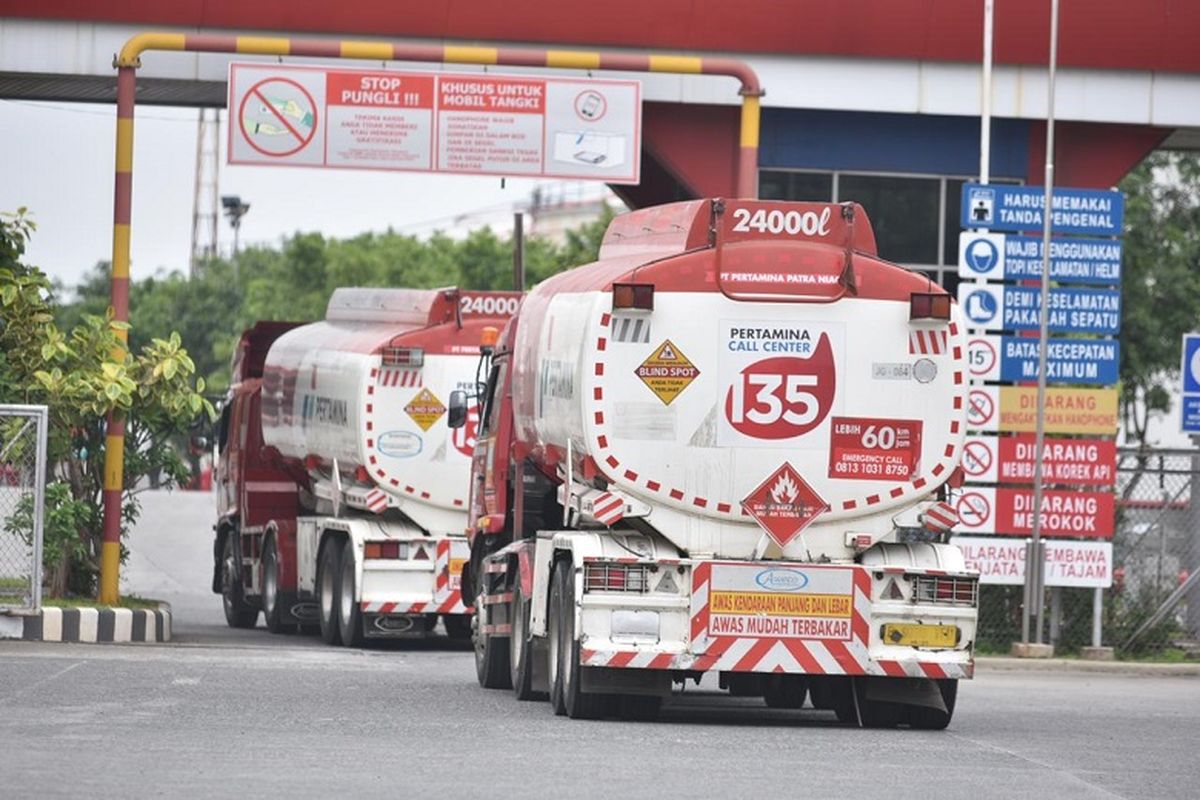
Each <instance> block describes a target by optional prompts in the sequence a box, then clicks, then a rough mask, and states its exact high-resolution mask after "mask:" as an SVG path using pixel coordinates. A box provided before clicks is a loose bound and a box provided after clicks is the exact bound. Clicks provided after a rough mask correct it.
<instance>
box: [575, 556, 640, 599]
mask: <svg viewBox="0 0 1200 800" xmlns="http://www.w3.org/2000/svg"><path fill="white" fill-rule="evenodd" d="M649 578H650V568H649V567H648V566H647V565H646V564H607V563H596V564H587V565H585V566H584V568H583V590H584V591H585V592H634V593H637V594H645V593H646V592H648V591H650V580H649Z"/></svg>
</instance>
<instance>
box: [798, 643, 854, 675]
mask: <svg viewBox="0 0 1200 800" xmlns="http://www.w3.org/2000/svg"><path fill="white" fill-rule="evenodd" d="M805 644H807V645H808V652H810V653H812V657H813V658H814V659H816V661H817V664H819V665H820V666H821V670H822V671H823V672H825V673H826V674H828V675H844V674H846V670H844V669H842V665H841V664H839V663H838V662H837V659H836V658H834V657H833V655H832V654H831V653H830V652H829V650H828V649H827V648H826V647H825V645H824V644H823V643H822V642H821V641H820V640H817V639H810V640H806V641H805Z"/></svg>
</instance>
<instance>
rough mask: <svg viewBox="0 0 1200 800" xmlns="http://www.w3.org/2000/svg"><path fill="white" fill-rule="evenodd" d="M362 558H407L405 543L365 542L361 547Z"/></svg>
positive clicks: (406, 545) (406, 544)
mask: <svg viewBox="0 0 1200 800" xmlns="http://www.w3.org/2000/svg"><path fill="white" fill-rule="evenodd" d="M363 557H364V558H394V559H400V558H408V543H407V542H392V541H388V542H367V543H366V544H365V545H364V546H363Z"/></svg>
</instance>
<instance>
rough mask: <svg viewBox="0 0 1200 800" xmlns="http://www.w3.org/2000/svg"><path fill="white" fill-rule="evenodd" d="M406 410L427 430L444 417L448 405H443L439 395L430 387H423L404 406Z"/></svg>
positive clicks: (422, 428) (414, 420)
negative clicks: (438, 397) (429, 388)
mask: <svg viewBox="0 0 1200 800" xmlns="http://www.w3.org/2000/svg"><path fill="white" fill-rule="evenodd" d="M404 412H405V413H406V414H408V415H409V416H410V417H412V418H413V422H415V423H417V424H418V425H420V426H421V430H423V431H427V430H429V429H430V428H431V427H433V423H435V422H437V421H438V420H439V419H441V418H442V414H445V413H446V407H445V406H444V405H442V401H441V400H438V399H437V395H435V394H434V393H433V392H431V391H429V390H428V389H422V390H421V391H420V392H418V393H417V396H416V397H414V398H413V399H412V400H411V401H410V402H409V404H408V405H406V406H405V407H404Z"/></svg>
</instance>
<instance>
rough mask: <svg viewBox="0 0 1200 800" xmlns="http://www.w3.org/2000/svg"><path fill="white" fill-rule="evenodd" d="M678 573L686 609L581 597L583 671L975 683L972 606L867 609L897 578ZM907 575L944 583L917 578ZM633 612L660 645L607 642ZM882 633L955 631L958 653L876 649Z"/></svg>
mask: <svg viewBox="0 0 1200 800" xmlns="http://www.w3.org/2000/svg"><path fill="white" fill-rule="evenodd" d="M682 563H683V565H684V566H687V567H690V575H691V583H690V597H688V598H686V600H685V598H684V597H682V596H680V597H679V598H678V599H677V601H676V602H674V603H671V602H669V601H668V600H666V599H664V598H663V597H662V596H661V595H656V594H635V593H620V592H601V593H585V594H584V595H583V606H582V615H581V616H582V620H583V633H584V634H586V635H587V636H586V638H585V639H584V644H583V646H582V647H581V653H580V658H581V662H582V663H583V665H584V666H592V667H612V668H626V669H669V670H688V671H695V672H707V671H710V670H716V671H720V672H776V673H791V674H807V675H877V676H886V677H920V678H935V679H942V678H970V677H972V675H973V673H974V661H973V656H972V650H971V647H972V644H973V639H974V635H975V618H976V609H975V608H974V607H973V606H970V605H958V606H955V607H941V606H938V605H937V604H934V603H920V604H914V603H910V602H909V601H908V600H903V601H898V600H895V599H893V600H891V601H885V600H880V601H878V602H875V601H873V599H872V597H873V591H877V590H878V586H875V585H874V584H873V577H872V576H873V573H878V575H879V576H881V577H882V579H883V581H884V582H886V581H887V580H890V579H891V578H892V577H893V576H896V575H903V574H905V573H904V572H903V571H902V570H900V571H897V570H895V568H890V569H888V570H887V572H886V573H884V572H882V571H879V570H872V569H871V568H868V567H863V566H856V565H845V566H842V565H813V564H789V563H786V562H759V563H752V562H687V561H684V562H682ZM907 574H908V575H909V576H910V577H912V576H915V575H918V574H919V575H930V574H942V575H945V574H947V573H944V572H942V573H938V572H936V571H932V570H929V571H923V570H915V569H914V570H909V571H908V573H907ZM971 577H972V578H973V576H971ZM883 585H886V583H885V584H883ZM639 606H640V607H641V608H644V609H646V610H648V611H655V612H657V613H658V614H659V617H660V623H659V631H660V636H659V641H658V642H656V643H654V644H642V643H638V644H625V643H622V642H619V641H614V640H618V639H620V638H621V637H620V635H619V632H618V631H617V625H618V623H617V621H616V614H614V613H613V612H614V611H619V610H622V609H634V608H637V607H639ZM606 612H608V613H609V615H610V617H611V620H612V621H611V622H610V621H609V619H610V618H609V617H606V616H605V613H606ZM685 615H686V619H680V618H681V617H684V616H685ZM886 623H900V624H918V623H934V624H942V625H956V626H958V627H959V630H960V631H961V634H962V638H961V640H960V641H961V642H962V644H961V645H959V646H956V647H954V648H943V649H934V648H921V649H917V648H914V647H908V646H895V645H892V644H889V643H888V642H885V641H883V640H882V634H881V629H882V627H883V625H884V624H886Z"/></svg>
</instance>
